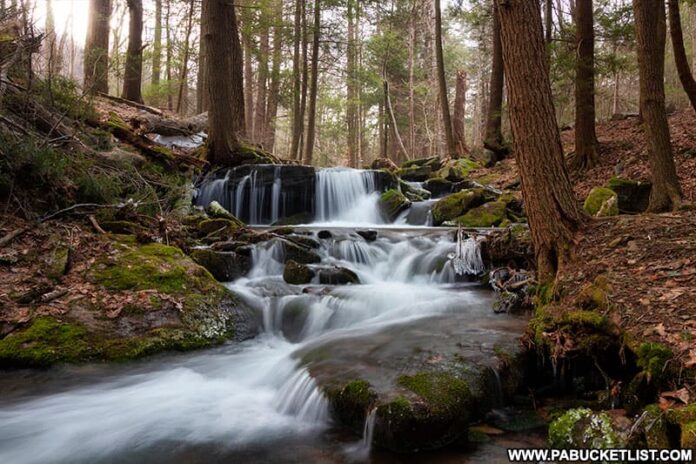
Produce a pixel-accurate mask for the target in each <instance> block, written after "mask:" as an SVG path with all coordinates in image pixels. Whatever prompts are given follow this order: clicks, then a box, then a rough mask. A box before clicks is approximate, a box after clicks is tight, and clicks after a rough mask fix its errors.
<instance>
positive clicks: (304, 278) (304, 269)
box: [283, 260, 315, 285]
mask: <svg viewBox="0 0 696 464" xmlns="http://www.w3.org/2000/svg"><path fill="white" fill-rule="evenodd" d="M314 276H315V272H314V271H313V270H312V269H311V268H310V267H309V266H307V265H306V264H300V263H298V262H297V261H292V260H290V261H288V262H287V263H285V269H283V280H285V281H286V282H287V283H289V284H292V285H305V284H308V283H310V282H311V281H312V279H313V278H314Z"/></svg>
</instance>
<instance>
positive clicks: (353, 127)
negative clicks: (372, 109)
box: [346, 0, 359, 168]
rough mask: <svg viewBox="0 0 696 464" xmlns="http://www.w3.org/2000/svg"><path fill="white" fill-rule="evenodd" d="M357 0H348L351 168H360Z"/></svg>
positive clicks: (349, 157)
mask: <svg viewBox="0 0 696 464" xmlns="http://www.w3.org/2000/svg"><path fill="white" fill-rule="evenodd" d="M354 2H355V0H348V4H347V7H348V12H347V16H348V18H347V19H348V45H347V50H346V95H347V100H348V101H347V103H346V125H347V127H348V134H347V135H348V138H347V140H346V142H347V143H346V145H347V146H348V162H349V164H350V166H351V167H354V168H355V167H358V149H359V146H358V145H359V142H358V114H357V108H358V100H357V91H356V85H355V84H356V80H357V76H356V69H355V68H356V53H355V51H356V35H355V14H354V12H355V4H354Z"/></svg>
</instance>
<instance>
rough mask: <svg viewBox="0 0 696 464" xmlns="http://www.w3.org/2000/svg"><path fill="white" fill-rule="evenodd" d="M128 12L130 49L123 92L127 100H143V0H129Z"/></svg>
mask: <svg viewBox="0 0 696 464" xmlns="http://www.w3.org/2000/svg"><path fill="white" fill-rule="evenodd" d="M127 4H128V13H129V17H130V20H129V22H128V51H127V52H126V71H125V73H124V76H123V94H122V97H123V98H125V99H126V100H131V101H134V102H137V103H142V102H143V95H142V92H141V90H140V88H141V85H142V80H143V2H142V0H127Z"/></svg>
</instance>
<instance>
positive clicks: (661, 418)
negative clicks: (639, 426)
mask: <svg viewBox="0 0 696 464" xmlns="http://www.w3.org/2000/svg"><path fill="white" fill-rule="evenodd" d="M644 414H645V420H643V424H644V425H643V434H644V436H645V443H646V445H648V448H657V449H669V448H670V443H669V434H668V430H667V420H666V417H665V413H664V412H663V411H662V410H661V409H660V407H659V406H658V405H656V404H651V405H649V406H647V407H646V408H645V411H644Z"/></svg>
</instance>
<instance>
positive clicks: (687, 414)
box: [665, 403, 696, 425]
mask: <svg viewBox="0 0 696 464" xmlns="http://www.w3.org/2000/svg"><path fill="white" fill-rule="evenodd" d="M665 415H666V417H667V420H668V421H669V422H670V423H672V424H676V425H683V424H686V423H687V422H694V421H696V403H691V404H688V405H686V406H684V407H683V408H672V409H668V410H667V411H665Z"/></svg>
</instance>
